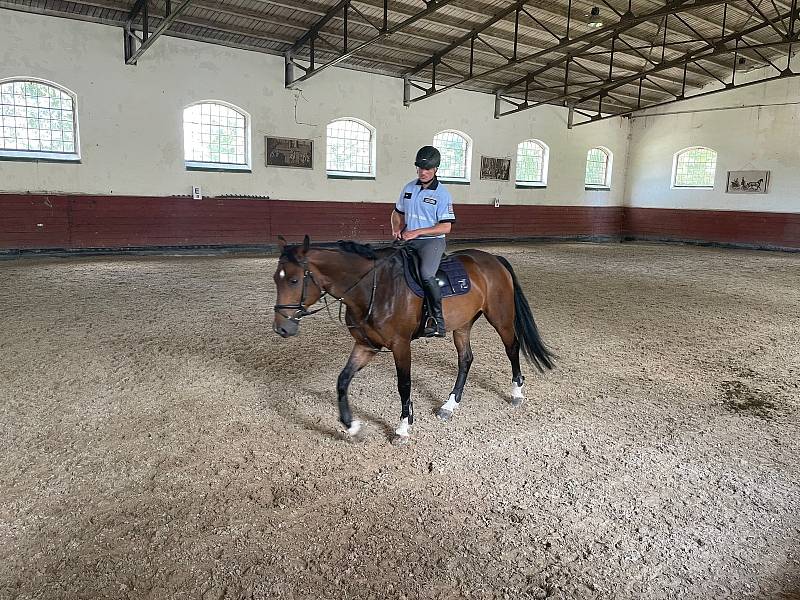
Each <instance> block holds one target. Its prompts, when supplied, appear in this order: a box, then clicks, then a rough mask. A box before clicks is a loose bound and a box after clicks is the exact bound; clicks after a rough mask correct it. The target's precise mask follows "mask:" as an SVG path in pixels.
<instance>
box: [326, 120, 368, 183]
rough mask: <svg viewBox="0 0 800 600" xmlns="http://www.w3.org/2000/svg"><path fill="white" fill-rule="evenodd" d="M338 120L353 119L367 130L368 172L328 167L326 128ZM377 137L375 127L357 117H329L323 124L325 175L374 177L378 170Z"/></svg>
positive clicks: (358, 177)
mask: <svg viewBox="0 0 800 600" xmlns="http://www.w3.org/2000/svg"><path fill="white" fill-rule="evenodd" d="M340 121H353V122H354V123H358V124H359V125H361V126H362V127H365V128H366V129H367V131H369V172H363V171H338V170H336V169H328V128H329V127H330V126H331V125H333V124H334V123H338V122H340ZM377 137H378V132H377V129H375V127H373V126H372V125H370V124H369V123H367V122H366V121H364V120H363V119H359V118H358V117H337V118H335V119H331V120H330V121H329V122H328V124H327V125H326V126H325V175H326V176H327V177H328V178H329V179H375V174H376V173H377V170H378V169H377V162H378V152H377V146H378V145H377Z"/></svg>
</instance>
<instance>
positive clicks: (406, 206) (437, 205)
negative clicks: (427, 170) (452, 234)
mask: <svg viewBox="0 0 800 600" xmlns="http://www.w3.org/2000/svg"><path fill="white" fill-rule="evenodd" d="M394 209H395V210H396V211H397V212H399V213H400V214H401V215H403V218H404V219H405V221H406V228H407V229H408V230H409V231H413V230H415V229H421V228H423V227H434V226H436V225H438V224H439V223H455V221H456V216H455V214H454V213H453V199H452V198H451V197H450V192H448V191H447V188H446V187H444V185H442V184H441V183H439V180H438V179H436V178H435V177H434V179H433V181H432V182H431V184H430V186H429V187H428V189H422V184H421V183H420V182H419V179H415V180H414V181H410V182H408V183H407V184H406V186H405V187H404V188H403V191H402V192H400V197H399V198H398V199H397V204H395V207H394ZM437 237H438V238H443V237H444V234H443V233H442V234H439V235H422V236H420V238H419V239H425V238H437Z"/></svg>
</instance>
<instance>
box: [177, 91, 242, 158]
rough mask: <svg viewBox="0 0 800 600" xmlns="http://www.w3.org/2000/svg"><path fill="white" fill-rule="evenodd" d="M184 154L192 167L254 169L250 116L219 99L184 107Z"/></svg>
mask: <svg viewBox="0 0 800 600" xmlns="http://www.w3.org/2000/svg"><path fill="white" fill-rule="evenodd" d="M183 156H184V161H185V164H186V167H187V168H189V169H192V168H194V169H215V170H216V169H225V170H231V171H241V170H248V169H250V116H249V115H248V114H247V113H246V112H244V111H243V110H241V109H240V108H237V107H235V106H233V105H232V104H228V103H226V102H220V101H218V100H205V101H203V102H198V103H196V104H191V105H189V106H187V107H186V108H184V109H183Z"/></svg>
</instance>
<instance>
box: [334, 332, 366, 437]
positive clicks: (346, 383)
mask: <svg viewBox="0 0 800 600" xmlns="http://www.w3.org/2000/svg"><path fill="white" fill-rule="evenodd" d="M374 356H375V351H374V350H372V348H369V347H368V346H364V345H362V344H356V345H355V346H353V351H352V352H351V353H350V358H348V359H347V364H346V365H345V366H344V369H342V372H341V373H339V379H338V381H337V382H336V392H337V394H338V396H339V420H340V421H341V422H342V424H343V425H344V426H345V427H347V433H349V434H350V435H351V436H354V435H356V434H357V433H358V432H359V431H360V430H361V422H360V421H358V420H354V419H353V415H352V413H351V412H350V402H349V401H348V399H347V390H348V388H349V387H350V382H351V381H353V377H355V376H356V373H358V372H359V371H360V370H361V369H363V368H364V367H365V366H366V364H367V363H368V362H369V361H370V360H372V358H373V357H374Z"/></svg>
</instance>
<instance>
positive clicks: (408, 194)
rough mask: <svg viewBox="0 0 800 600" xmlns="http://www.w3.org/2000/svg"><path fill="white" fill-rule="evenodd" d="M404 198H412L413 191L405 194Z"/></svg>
mask: <svg viewBox="0 0 800 600" xmlns="http://www.w3.org/2000/svg"><path fill="white" fill-rule="evenodd" d="M403 199H405V200H410V199H411V192H406V193H405V194H403Z"/></svg>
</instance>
